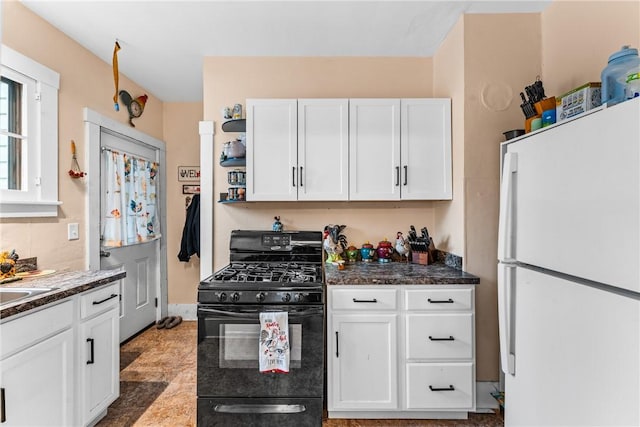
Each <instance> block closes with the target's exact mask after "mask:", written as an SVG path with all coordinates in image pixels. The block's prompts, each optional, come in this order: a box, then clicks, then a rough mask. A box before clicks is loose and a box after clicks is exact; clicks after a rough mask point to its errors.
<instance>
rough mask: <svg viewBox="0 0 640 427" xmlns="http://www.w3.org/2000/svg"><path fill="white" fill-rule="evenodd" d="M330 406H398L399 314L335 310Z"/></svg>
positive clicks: (330, 348)
mask: <svg viewBox="0 0 640 427" xmlns="http://www.w3.org/2000/svg"><path fill="white" fill-rule="evenodd" d="M331 320H332V331H330V335H329V336H328V337H327V341H328V346H327V347H328V358H329V359H330V363H329V375H330V378H331V381H330V382H329V387H328V393H329V396H328V399H329V403H328V404H329V410H339V409H396V408H397V407H398V374H397V357H396V342H397V315H395V314H384V315H382V314H375V315H372V314H362V315H360V314H345V315H337V314H333V315H332V317H331Z"/></svg>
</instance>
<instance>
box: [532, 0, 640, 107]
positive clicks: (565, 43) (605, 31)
mask: <svg viewBox="0 0 640 427" xmlns="http://www.w3.org/2000/svg"><path fill="white" fill-rule="evenodd" d="M542 29H543V30H542V77H543V79H544V80H543V81H544V82H545V88H547V89H548V90H547V94H551V95H561V94H563V93H566V92H568V91H570V90H571V89H574V88H576V87H578V86H581V85H583V84H584V83H587V82H599V81H600V73H601V72H602V69H603V68H604V67H606V66H607V60H608V59H609V55H611V54H612V53H614V52H616V51H618V50H620V48H621V47H622V46H623V45H631V46H632V47H635V48H637V49H640V1H638V0H631V1H629V0H627V1H602V0H601V1H575V0H572V1H568V0H562V1H558V0H556V1H554V2H553V3H551V5H550V6H549V7H548V8H547V9H545V10H544V12H543V13H542Z"/></svg>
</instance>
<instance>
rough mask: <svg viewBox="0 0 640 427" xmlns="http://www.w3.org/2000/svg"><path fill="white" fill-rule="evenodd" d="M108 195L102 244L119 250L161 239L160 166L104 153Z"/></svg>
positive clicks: (107, 151)
mask: <svg viewBox="0 0 640 427" xmlns="http://www.w3.org/2000/svg"><path fill="white" fill-rule="evenodd" d="M103 155H104V156H105V167H106V171H105V172H106V174H105V179H106V183H105V184H106V185H105V188H106V193H105V198H104V199H105V204H104V207H103V213H102V217H103V234H102V240H103V241H102V245H103V246H106V247H117V246H126V245H133V244H137V243H144V242H148V241H150V240H153V239H156V238H158V237H160V228H159V225H160V223H159V220H158V217H157V208H156V177H157V176H158V166H159V165H158V163H156V162H151V161H149V160H145V159H140V158H136V157H133V156H130V155H128V154H125V153H119V152H117V151H112V150H104V151H103Z"/></svg>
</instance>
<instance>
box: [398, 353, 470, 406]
mask: <svg viewBox="0 0 640 427" xmlns="http://www.w3.org/2000/svg"><path fill="white" fill-rule="evenodd" d="M406 373H407V389H406V392H407V409H454V408H459V409H472V408H473V406H474V405H473V387H474V381H473V364H472V363H456V364H443V363H410V364H407V371H406Z"/></svg>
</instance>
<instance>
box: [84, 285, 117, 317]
mask: <svg viewBox="0 0 640 427" xmlns="http://www.w3.org/2000/svg"><path fill="white" fill-rule="evenodd" d="M119 297H120V287H119V286H118V283H112V284H110V285H107V286H105V287H102V288H100V289H98V290H95V291H90V292H87V293H84V294H82V295H81V296H80V317H81V318H82V319H85V318H87V317H91V316H93V315H95V314H98V313H102V312H105V311H107V310H109V309H111V308H113V307H115V306H117V305H118V303H119V302H120V298H119Z"/></svg>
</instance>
